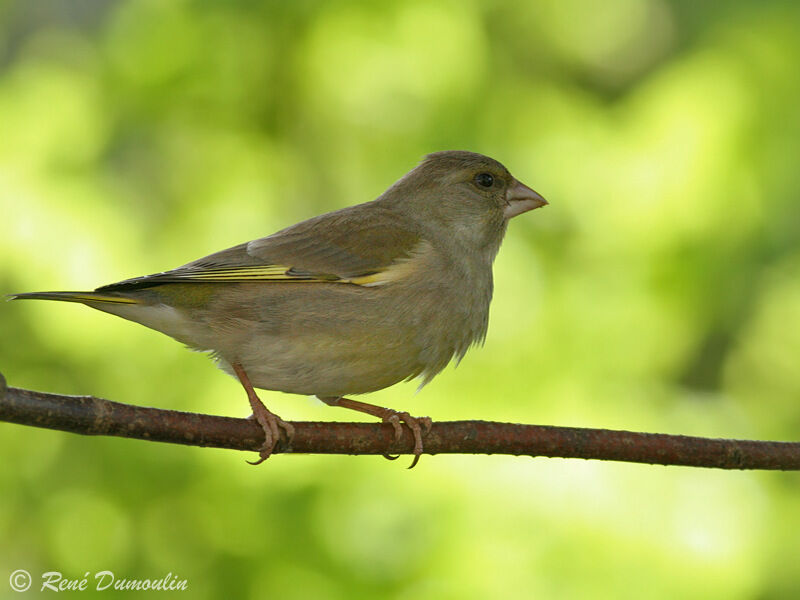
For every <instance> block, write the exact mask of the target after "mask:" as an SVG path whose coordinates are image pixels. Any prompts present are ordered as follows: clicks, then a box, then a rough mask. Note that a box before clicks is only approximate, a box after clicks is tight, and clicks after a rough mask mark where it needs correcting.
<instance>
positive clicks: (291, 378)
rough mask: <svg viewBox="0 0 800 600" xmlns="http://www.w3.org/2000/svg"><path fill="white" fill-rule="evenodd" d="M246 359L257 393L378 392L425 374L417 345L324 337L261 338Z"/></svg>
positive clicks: (333, 394)
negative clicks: (262, 391) (270, 391)
mask: <svg viewBox="0 0 800 600" xmlns="http://www.w3.org/2000/svg"><path fill="white" fill-rule="evenodd" d="M241 357H242V358H241V359H240V362H241V363H242V366H243V368H244V370H245V371H246V372H247V374H248V377H249V378H250V381H251V382H252V383H253V385H254V386H255V387H257V388H262V389H268V390H277V391H281V392H288V393H293V394H306V395H316V396H344V395H347V394H362V393H367V392H373V391H376V390H380V389H383V388H385V387H389V386H390V385H393V384H395V383H397V382H399V381H402V380H404V379H406V378H408V377H412V376H414V375H416V374H418V373H419V372H420V371H421V370H422V369H423V368H424V365H421V364H420V362H419V350H418V348H416V347H415V346H414V345H408V346H404V345H403V344H397V343H386V344H384V345H380V344H375V343H363V342H357V341H354V340H348V339H331V338H327V339H326V338H324V337H323V338H320V337H319V336H316V337H313V338H309V337H305V336H303V337H299V338H294V339H291V340H288V339H285V338H284V339H265V338H260V339H258V340H253V342H252V343H250V344H248V345H247V347H246V348H245V351H244V352H242V353H241ZM223 367H224V365H223Z"/></svg>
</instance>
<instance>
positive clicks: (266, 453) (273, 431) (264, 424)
mask: <svg viewBox="0 0 800 600" xmlns="http://www.w3.org/2000/svg"><path fill="white" fill-rule="evenodd" d="M253 416H254V417H255V419H256V421H258V424H259V425H261V429H262V430H263V432H264V444H263V445H262V446H261V448H259V450H258V455H259V459H258V460H256V461H250V460H248V461H247V462H248V463H249V464H251V465H260V464H261V463H262V462H264V461H265V460H267V459H268V458H269V457H270V456H272V453H273V451H274V450H275V446H277V445H278V442H279V441H280V439H281V432H280V430H281V429H283V431H284V433H285V434H286V445H287V446H290V445H291V443H292V438H294V425H292V424H291V423H287V422H286V421H284V420H283V419H281V418H280V417H279V416H278V415H276V414H275V413H273V412H270V411H269V410H267V408H266V407H264V410H263V411H261V410H257V411H256V412H255V413H254V415H253Z"/></svg>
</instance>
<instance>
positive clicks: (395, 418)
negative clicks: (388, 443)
mask: <svg viewBox="0 0 800 600" xmlns="http://www.w3.org/2000/svg"><path fill="white" fill-rule="evenodd" d="M383 421H384V423H390V424H391V425H392V427H393V428H394V443H393V444H392V445H396V444H398V443H400V440H401V439H402V438H403V426H402V425H401V424H400V423H401V422H402V423H405V424H406V425H408V428H409V429H410V430H411V435H413V436H414V452H413V454H414V459H413V460H412V461H411V466H409V467H408V468H409V469H413V468H414V467H415V466H417V463H418V462H419V457H420V456H421V455H422V451H423V446H422V436H423V432H422V430H423V429H424V430H425V434H424V435H428V434H429V433H430V431H431V425H432V424H433V422H432V421H431V418H430V417H412V416H411V415H410V414H408V413H407V412H400V411H392V413H391V414H390V415H388V416H386V417H383ZM383 457H384V458H386V459H388V460H397V459H398V458H399V455H398V456H392V455H391V454H388V453H387V454H384V455H383Z"/></svg>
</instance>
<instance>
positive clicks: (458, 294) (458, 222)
mask: <svg viewBox="0 0 800 600" xmlns="http://www.w3.org/2000/svg"><path fill="white" fill-rule="evenodd" d="M547 204H548V202H547V201H546V200H545V199H544V198H543V197H542V196H541V195H540V194H538V193H537V192H535V191H534V190H533V189H531V188H529V187H528V186H526V185H524V184H523V183H521V182H520V181H519V180H517V179H515V178H514V177H513V176H512V175H511V173H510V172H509V171H508V169H506V167H504V166H503V165H502V164H501V163H500V162H498V161H496V160H494V159H492V158H489V157H488V156H484V155H482V154H478V153H474V152H468V151H461V150H448V151H441V152H434V153H432V154H428V155H427V156H425V157H424V158H423V159H422V160H421V161H420V162H419V164H418V165H417V166H415V167H414V168H413V169H412V170H411V171H409V172H408V173H406V174H405V175H404V176H402V177H401V178H400V179H399V180H398V181H396V182H395V183H394V184H393V185H391V186H390V187H389V188H388V189H387V190H386V191H385V192H384V193H382V194H381V195H380V196H378V197H377V198H376V199H374V200H372V201H369V202H365V203H363V204H358V205H354V206H349V207H346V208H341V209H339V210H335V211H333V212H329V213H326V214H323V215H320V216H316V217H313V218H310V219H308V220H305V221H301V222H300V223H297V224H295V225H292V226H290V227H287V228H285V229H282V230H280V231H278V232H277V233H274V234H272V235H269V236H267V237H263V238H259V239H255V240H252V241H249V242H246V243H243V244H239V245H237V246H233V247H231V248H228V249H226V250H222V251H219V252H216V253H214V254H210V255H208V256H206V257H204V258H200V259H197V260H194V261H192V262H189V263H187V264H185V265H183V266H180V267H178V268H175V269H172V270H169V271H163V272H160V273H155V274H152V275H146V276H143V277H136V278H133V279H125V280H123V281H119V282H117V283H111V284H108V285H103V286H101V287H98V288H96V289H95V290H93V291H89V292H31V293H19V294H12V295H10V299H12V300H21V299H41V300H56V301H65V302H77V303H81V304H84V305H86V306H89V307H91V308H94V309H97V310H100V311H103V312H106V313H110V314H112V315H116V316H118V317H122V318H124V319H128V320H130V321H134V322H136V323H139V324H141V325H144V326H145V327H149V328H151V329H155V330H157V331H160V332H162V333H164V334H166V335H168V336H170V337H172V338H174V339H176V340H178V341H179V342H182V343H183V344H185V345H186V346H188V347H189V348H191V349H194V350H198V351H204V352H208V353H210V355H211V357H212V359H213V360H214V361H215V362H216V364H217V366H218V367H219V368H221V369H222V370H223V371H225V372H226V373H228V374H230V375H233V376H234V377H236V378H238V380H239V381H240V382H241V384H242V386H243V387H244V389H245V392H246V394H247V398H248V401H249V403H250V407H251V409H252V412H253V414H252V417H253V418H255V419H256V420H257V422H258V423H259V424H260V426H261V428H262V430H263V432H264V443H263V445H262V446H261V447H260V449H259V459H258V460H257V461H255V462H253V463H252V464H258V463H261V462H263V461H264V460H266V459H267V458H268V457H269V456H270V455H271V454H272V453H273V451H274V450H275V448H276V445H277V444H278V443H279V442H280V440H281V434H282V433H283V434H284V435H285V436H286V440H287V442H286V447H287V448H289V447H290V446H291V439H292V437H293V435H294V428H293V426H292V425H291V423H288V422H286V421H284V420H283V419H281V418H280V417H279V416H278V415H276V414H274V413H273V412H271V411H270V410H269V409H267V408H266V406H265V405H264V404H263V403H262V402H261V400H260V398H259V397H258V395H257V394H256V392H255V389H254V388H259V389H264V390H274V391H280V392H286V393H290V394H302V395H308V396H316V397H317V398H319V399H320V400H321V401H322V402H324V403H325V404H328V405H330V406H339V407H343V408H348V409H352V410H355V411H359V412H362V413H366V414H369V415H372V416H374V417H377V418H379V419H381V420H382V421H384V422H388V423H391V425H392V426H393V427H394V433H395V442H399V440H400V438H401V435H402V424H405V425H406V426H407V427H409V429H410V430H411V433H412V434H413V438H414V449H413V455H414V458H413V462H412V464H411V467H409V468H412V467H413V466H415V465H416V464H417V461H418V460H419V457H420V455H421V454H422V452H423V449H424V446H423V437H424V435H425V434H427V433H428V432H429V430H430V426H431V420H430V419H429V418H428V417H412V416H411V415H410V414H409V413H407V412H404V411H396V410H393V409H390V408H384V407H381V406H376V405H373V404H368V403H366V402H361V401H358V400H353V399H351V398H347V396H352V395H359V394H365V393H369V392H374V391H377V390H380V389H383V388H386V387H389V386H391V385H394V384H396V383H398V382H401V381H406V380H412V379H415V378H419V379H420V380H421V383H420V387H422V386H424V385H425V384H427V383H428V382H429V381H430V380H431V379H432V378H433V377H434V376H435V375H437V374H438V373H439V372H441V371H442V370H443V369H444V368H445V366H447V364H448V363H450V362H451V360H453V359H455V360H456V361H460V360H461V358H463V356H464V355H465V353H466V352H467V350H469V348H470V347H472V346H473V345H479V344H482V343H483V342H484V340H485V338H486V333H487V329H488V323H489V305H490V302H491V299H492V291H493V276H492V266H493V262H494V259H495V256H496V255H497V253H498V250H499V248H500V244H501V242H502V240H503V237H504V235H505V232H506V228H507V226H508V223H509V220H510V219H512V218H513V217H515V216H518V215H520V214H522V213H525V212H527V211H530V210H532V209H535V208H539V207H542V206H545V205H547ZM423 430H424V432H423ZM386 456H387V458H396V457H389V456H388V451H387V455H386Z"/></svg>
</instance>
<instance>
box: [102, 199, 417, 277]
mask: <svg viewBox="0 0 800 600" xmlns="http://www.w3.org/2000/svg"><path fill="white" fill-rule="evenodd" d="M429 250H430V246H429V245H428V244H427V243H426V242H425V241H424V240H423V238H422V237H421V236H420V234H419V233H418V232H417V231H416V228H415V226H414V223H413V222H411V221H410V220H408V219H406V218H403V217H401V216H399V215H397V214H395V213H393V212H391V211H389V210H387V209H384V208H382V207H379V206H375V205H373V206H370V207H369V208H368V209H367V208H366V207H365V206H364V205H361V206H354V207H350V208H346V209H342V210H339V211H336V212H333V213H328V214H325V215H321V216H319V217H315V218H313V219H309V220H308V221H303V222H302V223H298V224H297V225H294V226H292V227H289V228H287V229H284V230H282V231H279V232H278V233H276V234H273V235H271V236H269V237H265V238H261V239H257V240H253V241H251V242H248V243H245V244H240V245H238V246H234V247H233V248H228V249H227V250H222V251H221V252H217V253H215V254H211V255H209V256H206V257H204V258H201V259H198V260H195V261H193V262H190V263H188V264H186V265H183V266H182V267H178V268H177V269H173V270H171V271H165V272H163V273H156V274H154V275H146V276H144V277H136V278H134V279H127V280H125V281H120V282H118V283H112V284H110V285H106V286H103V287H101V288H98V291H104V292H105V291H124V290H132V289H141V288H146V287H152V286H157V285H162V284H165V283H189V282H204V283H213V282H254V281H274V282H280V281H295V282H323V283H337V282H338V283H350V284H355V285H367V286H374V285H381V284H383V283H387V282H389V281H392V280H394V279H396V278H398V277H402V276H403V275H404V274H407V273H408V272H410V269H413V263H414V260H415V259H416V258H418V257H420V256H422V255H424V254H425V253H426V252H427V251H429Z"/></svg>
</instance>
